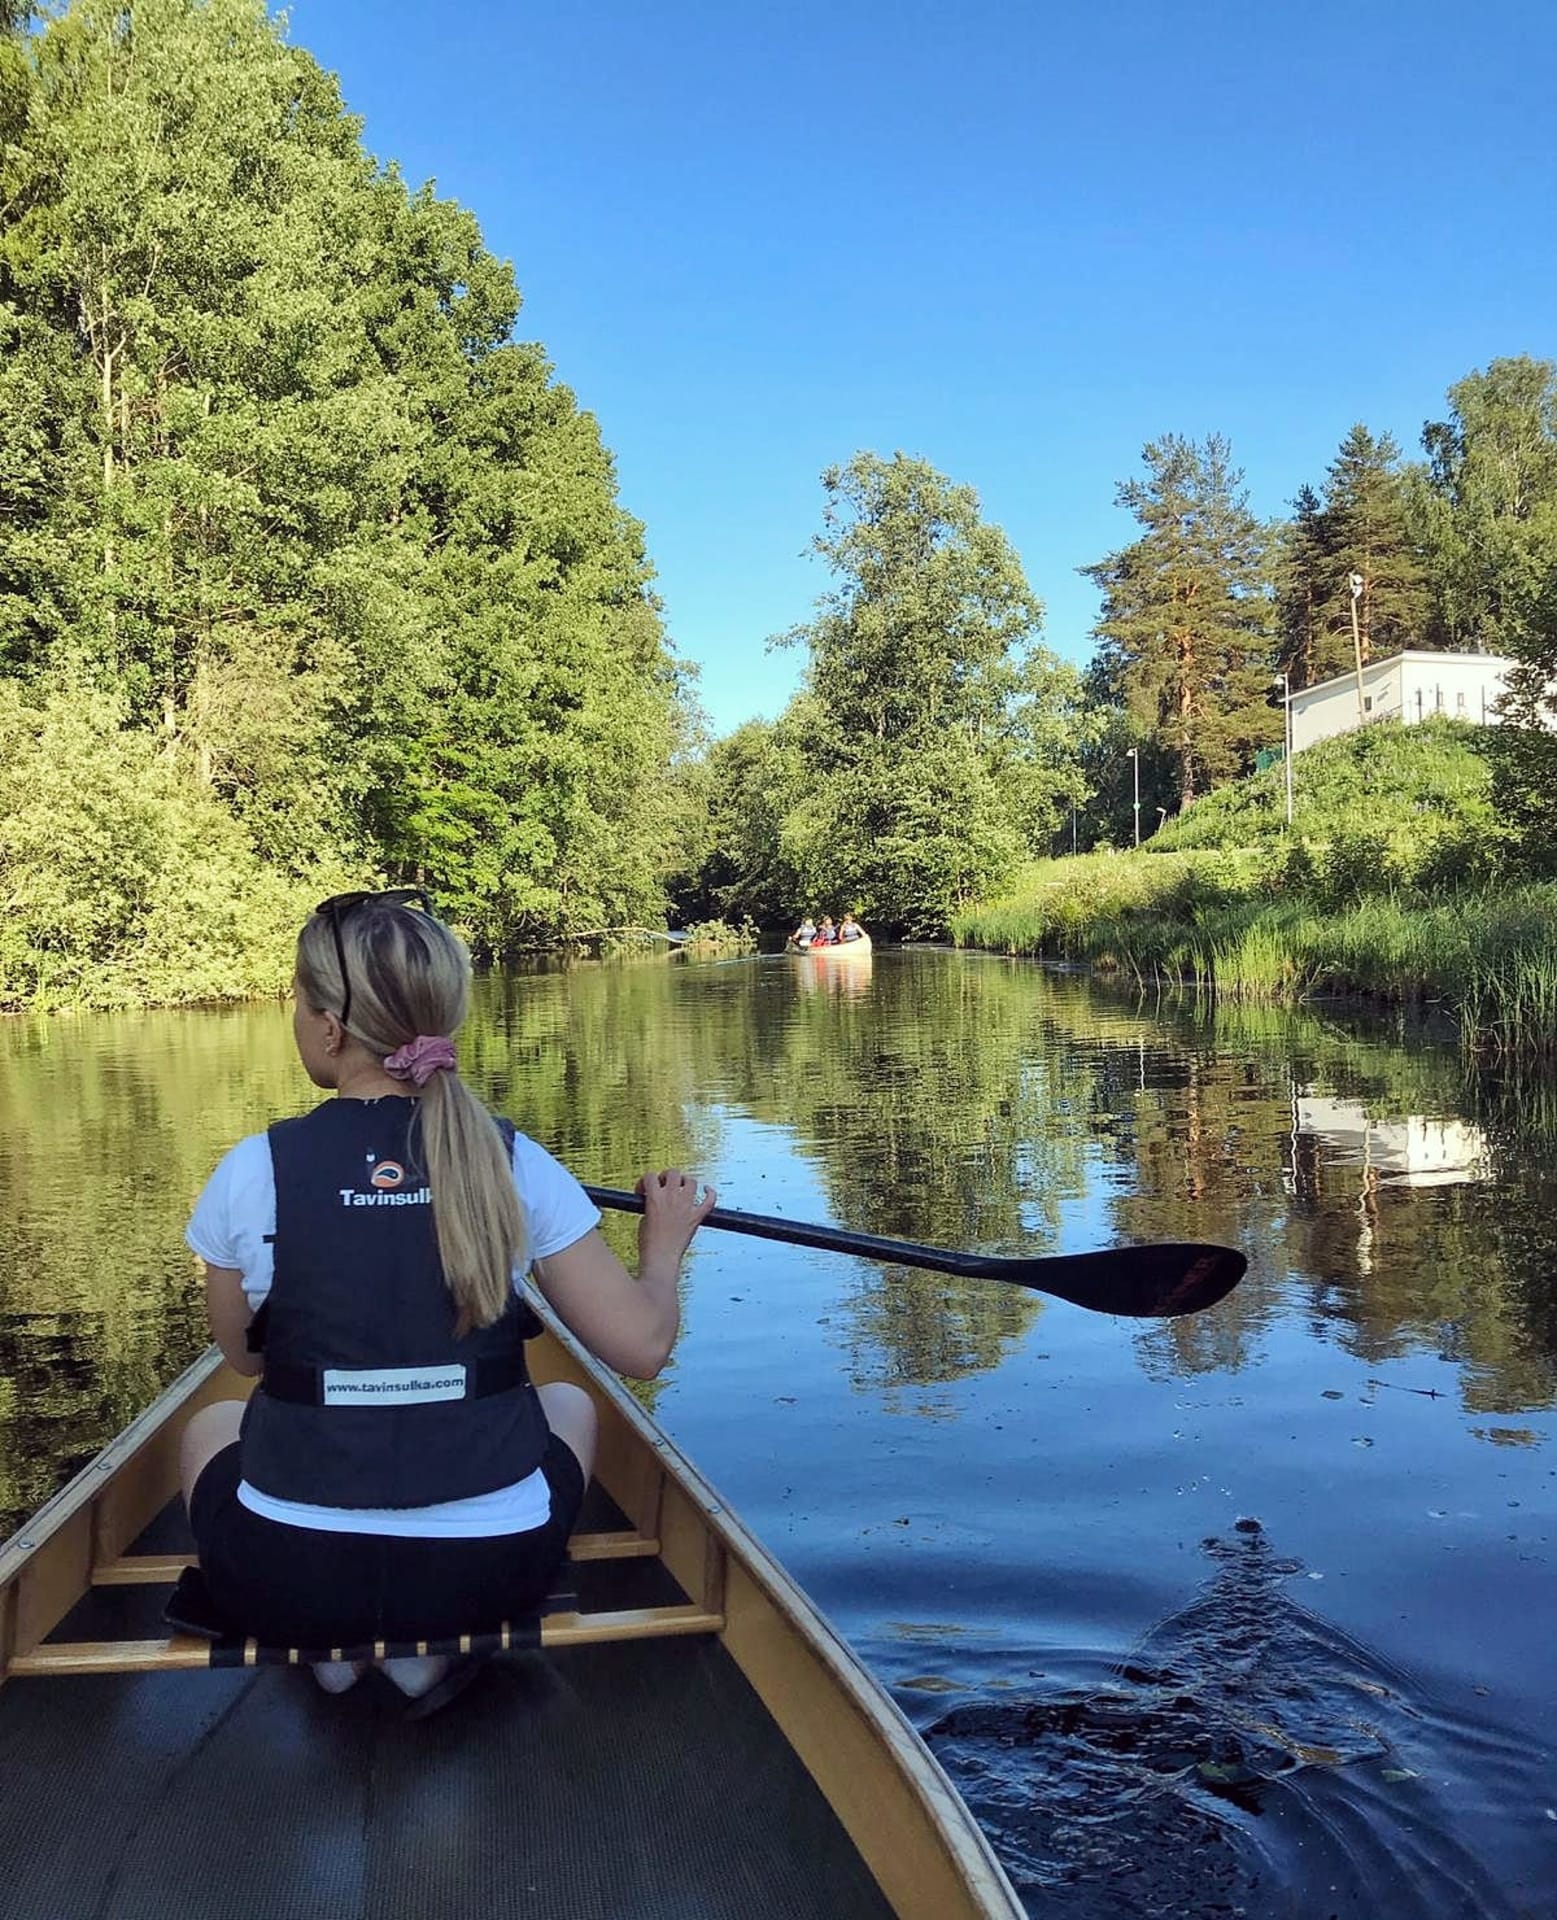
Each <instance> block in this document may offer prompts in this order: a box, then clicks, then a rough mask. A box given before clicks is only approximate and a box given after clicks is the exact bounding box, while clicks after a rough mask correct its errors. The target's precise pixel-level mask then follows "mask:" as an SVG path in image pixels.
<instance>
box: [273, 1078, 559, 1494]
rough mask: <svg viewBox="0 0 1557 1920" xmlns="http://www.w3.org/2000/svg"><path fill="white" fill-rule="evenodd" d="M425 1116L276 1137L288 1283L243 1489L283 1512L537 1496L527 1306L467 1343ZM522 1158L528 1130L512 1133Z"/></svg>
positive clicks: (341, 1108)
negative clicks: (430, 1174) (436, 1215)
mask: <svg viewBox="0 0 1557 1920" xmlns="http://www.w3.org/2000/svg"><path fill="white" fill-rule="evenodd" d="M416 1110H417V1103H416V1102H415V1101H414V1100H410V1099H404V1100H402V1099H394V1098H390V1099H384V1100H374V1101H366V1100H327V1101H326V1102H325V1103H324V1104H323V1106H320V1107H316V1108H315V1109H314V1111H313V1112H312V1113H308V1114H304V1115H302V1116H301V1117H300V1118H298V1119H295V1120H282V1121H278V1122H277V1124H276V1125H275V1126H273V1127H271V1129H270V1132H269V1140H270V1157H271V1161H272V1164H273V1166H274V1169H275V1176H276V1239H275V1278H274V1280H273V1282H272V1285H271V1291H270V1295H269V1298H268V1300H267V1301H266V1303H265V1305H264V1308H263V1309H262V1314H261V1316H257V1317H256V1318H257V1319H259V1318H263V1321H264V1328H263V1347H262V1350H263V1352H264V1355H265V1372H264V1375H263V1377H262V1379H261V1381H260V1384H259V1386H258V1387H257V1388H256V1389H255V1391H254V1394H253V1396H252V1397H251V1399H250V1401H249V1405H248V1409H247V1412H246V1413H245V1415H244V1420H243V1430H242V1433H243V1453H242V1462H243V1477H244V1479H245V1480H246V1481H247V1482H248V1483H249V1485H250V1486H253V1487H256V1488H258V1489H259V1491H260V1492H262V1493H268V1494H270V1495H272V1496H273V1497H274V1498H276V1499H278V1500H300V1501H307V1502H310V1503H312V1504H315V1505H318V1506H327V1507H425V1506H433V1505H436V1504H438V1503H439V1502H441V1501H445V1500H462V1499H466V1498H469V1497H471V1496H473V1495H475V1494H480V1493H491V1492H493V1491H495V1490H496V1489H497V1488H499V1487H506V1486H511V1485H513V1483H514V1482H515V1481H518V1480H523V1479H524V1478H525V1476H526V1475H527V1474H529V1473H531V1472H533V1471H534V1469H535V1468H536V1467H538V1466H539V1465H540V1463H541V1458H542V1456H543V1455H544V1453H545V1451H546V1443H547V1426H546V1416H545V1413H544V1411H543V1410H542V1407H541V1403H540V1399H539V1397H538V1396H537V1394H536V1392H535V1389H534V1387H533V1386H531V1384H530V1379H529V1374H528V1372H527V1370H526V1367H525V1360H524V1342H525V1341H526V1340H527V1339H530V1338H532V1337H533V1336H534V1335H535V1334H536V1333H538V1332H539V1331H540V1323H539V1321H538V1320H537V1319H536V1317H535V1315H534V1313H533V1312H532V1311H531V1310H530V1308H529V1307H528V1306H526V1305H525V1304H524V1302H523V1301H522V1300H520V1299H519V1298H518V1297H517V1296H516V1297H515V1298H514V1299H513V1301H512V1302H511V1304H510V1305H509V1308H508V1310H507V1312H505V1313H504V1315H503V1317H502V1318H501V1319H500V1320H498V1321H496V1322H494V1324H493V1325H492V1326H490V1327H480V1328H477V1329H475V1330H474V1331H472V1332H470V1333H467V1334H466V1335H464V1337H463V1338H461V1339H456V1338H455V1333H454V1328H455V1319H456V1308H455V1303H454V1298H453V1296H452V1295H451V1294H450V1292H449V1289H448V1286H447V1284H446V1282H445V1280H444V1277H443V1262H442V1260H441V1259H440V1258H439V1255H438V1238H437V1233H436V1230H435V1228H434V1224H433V1209H432V1198H431V1195H430V1193H429V1192H428V1188H427V1182H426V1176H425V1175H424V1174H422V1173H420V1172H419V1171H417V1169H416V1156H415V1153H414V1146H415V1140H414V1131H413V1121H414V1116H415V1114H416ZM497 1124H498V1125H499V1126H500V1127H502V1128H503V1129H504V1138H505V1141H506V1142H507V1143H508V1145H509V1147H510V1149H511V1148H512V1144H513V1128H512V1127H511V1126H509V1125H508V1123H507V1122H505V1121H500V1122H498V1123H497Z"/></svg>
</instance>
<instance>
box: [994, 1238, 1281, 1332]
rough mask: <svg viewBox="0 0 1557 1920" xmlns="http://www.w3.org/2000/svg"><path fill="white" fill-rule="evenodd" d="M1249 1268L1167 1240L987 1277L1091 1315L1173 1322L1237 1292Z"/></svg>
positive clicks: (1015, 1264)
mask: <svg viewBox="0 0 1557 1920" xmlns="http://www.w3.org/2000/svg"><path fill="white" fill-rule="evenodd" d="M991 1264H992V1265H993V1264H994V1263H993V1262H992V1263H991ZM1248 1265H1249V1263H1248V1261H1247V1260H1245V1258H1244V1257H1243V1255H1242V1254H1241V1253H1239V1252H1237V1250H1236V1249H1235V1248H1232V1247H1217V1246H1207V1245H1203V1244H1201V1243H1200V1242H1197V1241H1182V1240H1169V1241H1162V1242H1159V1243H1157V1244H1155V1245H1151V1246H1144V1247H1110V1248H1108V1249H1106V1250H1105V1251H1103V1252H1100V1253H1072V1254H1061V1255H1060V1256H1058V1257H1057V1258H1051V1259H1047V1260H1003V1261H1001V1262H1000V1263H999V1267H1000V1271H999V1272H998V1273H991V1274H990V1276H989V1277H990V1278H991V1279H997V1278H998V1279H1002V1280H1012V1281H1015V1282H1016V1283H1017V1284H1018V1285H1019V1286H1024V1287H1031V1288H1033V1289H1034V1290H1035V1291H1036V1292H1038V1293H1047V1294H1049V1295H1051V1296H1052V1297H1053V1298H1055V1299H1057V1300H1068V1301H1070V1302H1071V1304H1072V1305H1073V1306H1078V1307H1088V1308H1090V1309H1091V1310H1092V1311H1093V1312H1094V1313H1118V1314H1124V1315H1126V1316H1127V1317H1130V1318H1133V1319H1168V1320H1172V1319H1177V1318H1178V1316H1179V1315H1180V1314H1185V1313H1199V1312H1200V1311H1201V1310H1202V1308H1205V1307H1214V1306H1215V1305H1216V1303H1217V1301H1218V1300H1222V1299H1225V1298H1226V1297H1227V1295H1228V1294H1230V1293H1231V1292H1232V1290H1233V1288H1234V1287H1236V1286H1237V1284H1238V1282H1239V1281H1240V1280H1241V1279H1242V1278H1243V1276H1244V1273H1245V1272H1246V1270H1247V1268H1248Z"/></svg>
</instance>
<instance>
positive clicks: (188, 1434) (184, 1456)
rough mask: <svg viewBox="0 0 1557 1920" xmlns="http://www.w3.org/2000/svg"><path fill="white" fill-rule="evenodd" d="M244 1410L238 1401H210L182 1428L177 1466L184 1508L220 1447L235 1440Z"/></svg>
mask: <svg viewBox="0 0 1557 1920" xmlns="http://www.w3.org/2000/svg"><path fill="white" fill-rule="evenodd" d="M243 1407H244V1403H243V1401H241V1400H213V1401H212V1403H211V1405H210V1406H208V1407H202V1408H201V1409H200V1411H199V1412H198V1413H197V1414H195V1415H193V1416H192V1417H191V1419H190V1422H189V1425H188V1426H187V1427H185V1429H184V1434H183V1438H182V1439H181V1440H180V1441H179V1447H178V1464H179V1479H180V1480H181V1481H182V1483H183V1488H184V1505H185V1507H186V1508H187V1507H188V1505H189V1499H190V1495H191V1494H192V1493H193V1492H194V1490H195V1482H196V1481H197V1480H198V1479H199V1478H200V1474H201V1470H202V1469H203V1468H204V1467H206V1466H207V1465H209V1463H210V1462H211V1461H212V1460H214V1459H215V1458H216V1456H217V1455H218V1454H219V1453H220V1452H221V1450H222V1448H223V1447H230V1446H231V1445H232V1443H233V1441H234V1440H236V1439H237V1437H238V1428H239V1426H240V1425H241V1424H242V1422H243Z"/></svg>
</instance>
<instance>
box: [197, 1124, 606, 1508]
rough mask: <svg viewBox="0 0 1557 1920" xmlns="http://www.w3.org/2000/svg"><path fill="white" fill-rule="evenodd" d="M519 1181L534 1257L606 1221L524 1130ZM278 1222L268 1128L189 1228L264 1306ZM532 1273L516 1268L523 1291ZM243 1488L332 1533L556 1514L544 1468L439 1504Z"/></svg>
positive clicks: (517, 1139)
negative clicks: (317, 1499)
mask: <svg viewBox="0 0 1557 1920" xmlns="http://www.w3.org/2000/svg"><path fill="white" fill-rule="evenodd" d="M513 1159H514V1187H515V1189H516V1191H517V1192H518V1195H519V1201H520V1204H521V1206H523V1208H524V1216H525V1221H526V1224H527V1226H528V1229H529V1249H530V1258H531V1259H532V1260H544V1259H545V1258H546V1256H547V1255H548V1254H552V1253H561V1251H562V1250H563V1248H564V1247H571V1246H572V1245H573V1243H574V1242H575V1241H576V1240H582V1239H583V1237H584V1235H585V1234H586V1233H589V1232H591V1231H592V1230H593V1229H594V1228H595V1227H597V1226H599V1224H600V1215H599V1212H598V1211H597V1210H596V1208H595V1204H594V1202H593V1201H592V1200H591V1199H590V1197H589V1195H588V1194H587V1193H585V1191H584V1189H583V1188H582V1187H581V1186H580V1185H579V1183H578V1181H577V1180H575V1179H574V1177H573V1175H572V1174H571V1173H569V1172H568V1170H567V1168H566V1167H565V1166H563V1164H562V1163H561V1161H560V1160H556V1159H554V1158H553V1157H552V1155H551V1154H549V1153H548V1152H547V1151H546V1149H545V1148H544V1147H543V1146H540V1145H539V1144H537V1142H536V1141H534V1140H531V1139H529V1138H527V1137H526V1136H525V1135H524V1134H522V1133H518V1132H516V1133H515V1134H514V1155H513ZM275 1231H276V1175H275V1169H274V1167H273V1166H272V1164H271V1158H270V1141H269V1139H268V1138H267V1136H266V1135H265V1134H263V1133H252V1134H250V1135H249V1136H248V1138H247V1139H245V1140H240V1141H239V1142H238V1144H237V1146H235V1147H233V1148H232V1149H231V1150H230V1152H228V1154H227V1155H226V1156H225V1158H224V1159H223V1160H222V1162H221V1164H220V1165H219V1166H218V1167H217V1169H216V1171H215V1173H213V1174H212V1175H211V1177H210V1179H209V1180H208V1181H207V1182H206V1184H205V1190H204V1192H203V1193H202V1194H201V1195H200V1198H199V1199H198V1200H197V1201H196V1202H195V1210H194V1212H193V1214H191V1216H190V1220H189V1226H188V1228H187V1229H186V1230H185V1234H184V1238H185V1240H186V1241H187V1242H188V1243H189V1245H190V1247H191V1248H192V1249H193V1250H194V1252H195V1253H196V1254H197V1255H198V1256H199V1258H200V1259H202V1260H204V1261H206V1262H207V1263H208V1264H209V1265H211V1266H213V1267H230V1268H234V1269H236V1270H237V1272H239V1273H241V1274H242V1275H243V1291H244V1294H245V1296H246V1297H247V1299H248V1302H249V1305H250V1306H251V1307H254V1308H258V1306H259V1304H260V1302H261V1301H262V1300H263V1299H264V1298H265V1296H266V1295H267V1294H268V1293H269V1292H270V1286H271V1280H272V1277H273V1275H274V1271H275V1262H274V1258H273V1254H272V1248H271V1243H270V1241H269V1240H267V1239H266V1237H265V1236H266V1235H267V1234H274V1232H275ZM522 1284H523V1279H522V1276H521V1275H519V1274H517V1273H516V1274H515V1275H514V1291H515V1292H516V1293H517V1292H519V1291H520V1290H521V1288H522ZM238 1498H239V1499H240V1500H241V1501H242V1502H243V1504H244V1505H245V1506H246V1507H248V1508H249V1509H250V1510H251V1511H253V1512H254V1513H258V1514H262V1515H263V1516H264V1517H265V1518H266V1519H268V1520H280V1521H282V1522H284V1523H285V1524H287V1525H289V1526H294V1527H315V1528H318V1529H320V1530H321V1531H323V1532H327V1533H381V1534H394V1535H396V1536H398V1537H400V1538H411V1539H480V1538H485V1537H488V1536H490V1535H493V1534H501V1533H525V1532H528V1531H529V1529H530V1528H532V1527H540V1526H544V1525H545V1524H546V1522H547V1520H548V1519H549V1518H550V1517H551V1490H550V1488H548V1486H547V1485H546V1476H545V1475H544V1474H543V1473H541V1471H540V1470H539V1469H538V1468H537V1470H536V1471H535V1472H534V1473H532V1474H529V1475H528V1476H527V1477H526V1478H525V1479H523V1480H517V1481H515V1482H514V1484H513V1485H512V1486H508V1487H499V1488H497V1490H496V1491H495V1492H493V1493H478V1494H475V1495H473V1496H472V1497H471V1498H470V1499H468V1500H445V1501H442V1502H441V1503H440V1504H439V1505H437V1506H432V1507H316V1506H311V1505H309V1504H308V1503H306V1502H304V1501H300V1500H277V1499H275V1498H274V1497H273V1496H272V1495H270V1494H268V1493H261V1492H260V1491H259V1489H258V1488H257V1487H251V1486H250V1485H249V1483H248V1481H247V1480H243V1481H240V1482H239V1485H238Z"/></svg>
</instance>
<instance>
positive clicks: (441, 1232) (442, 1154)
mask: <svg viewBox="0 0 1557 1920" xmlns="http://www.w3.org/2000/svg"><path fill="white" fill-rule="evenodd" d="M337 936H339V940H340V949H341V951H342V952H344V954H345V956H346V965H347V969H348V971H349V973H350V977H351V1021H350V1025H349V1027H348V1029H347V1031H348V1032H350V1033H351V1034H353V1035H354V1036H355V1037H356V1038H357V1039H358V1040H360V1041H361V1042H362V1044H363V1045H364V1046H365V1047H367V1048H368V1050H369V1051H370V1052H371V1053H374V1054H376V1055H377V1056H378V1057H379V1058H380V1059H381V1060H382V1059H386V1058H387V1057H388V1056H389V1055H390V1054H392V1053H395V1052H397V1051H398V1050H399V1049H401V1048H403V1047H409V1046H411V1045H412V1043H413V1042H414V1041H416V1040H417V1039H418V1038H419V1037H422V1036H438V1037H443V1036H448V1037H450V1038H452V1036H453V1034H454V1033H455V1031H456V1030H457V1029H458V1027H459V1026H460V1024H461V1022H462V1021H463V1020H464V1018H465V1014H466V1010H467V1008H468V1006H469V1004H470V978H471V970H470V955H469V953H468V952H467V951H466V948H465V943H464V941H463V940H461V939H460V937H459V935H458V934H457V933H455V932H454V931H453V930H452V929H451V928H449V927H446V926H445V925H444V924H443V922H442V921H441V920H435V919H434V918H433V916H432V915H431V914H430V913H421V912H418V911H416V910H415V909H413V908H411V907H407V906H398V905H390V904H388V903H386V902H383V901H379V900H373V899H368V900H364V901H362V902H361V903H360V904H358V905H355V906H352V907H351V908H350V909H349V910H348V911H346V912H344V913H340V914H339V916H338V918H337V919H336V922H335V925H334V927H333V929H332V927H331V924H330V921H329V919H328V918H327V917H326V916H325V915H324V914H319V913H316V914H313V915H312V916H311V917H310V918H309V921H308V923H307V925H306V926H305V927H304V928H303V931H302V933H301V934H300V935H299V937H298V943H297V984H298V991H299V992H300V993H301V994H302V995H303V996H304V998H305V999H306V1000H307V1002H308V1004H309V1005H310V1006H311V1007H313V1008H315V1009H316V1010H317V1011H319V1012H324V1011H326V1010H330V1009H335V1008H339V1007H341V1006H342V1005H344V1004H345V981H344V980H343V979H342V977H341V967H340V958H339V955H338V953H337V950H336V938H337ZM412 1139H413V1142H416V1141H417V1140H418V1139H419V1142H420V1151H421V1155H422V1158H423V1160H424V1162H425V1170H426V1174H427V1184H428V1187H429V1188H430V1189H431V1192H432V1204H433V1224H434V1227H435V1229H436V1231H437V1235H438V1255H439V1258H440V1259H441V1260H442V1262H443V1273H444V1279H445V1280H446V1281H447V1283H448V1288H449V1292H450V1293H451V1294H452V1295H453V1297H454V1304H455V1307H456V1308H457V1310H458V1318H457V1320H456V1323H455V1331H456V1334H466V1333H468V1332H470V1330H471V1329H472V1328H473V1327H489V1326H491V1325H492V1323H493V1322H494V1321H495V1320H500V1319H501V1318H502V1316H503V1313H504V1311H505V1310H506V1308H507V1306H508V1302H509V1300H510V1298H511V1296H512V1292H513V1274H514V1269H515V1268H516V1267H521V1266H523V1265H525V1264H526V1253H527V1249H528V1234H527V1230H526V1226H525V1219H524V1210H523V1208H522V1207H521V1206H520V1204H519V1196H518V1194H517V1193H516V1192H515V1191H514V1176H513V1167H512V1164H511V1162H510V1160H509V1157H508V1153H507V1150H506V1148H505V1146H504V1142H503V1137H502V1135H501V1134H500V1133H499V1131H498V1129H497V1128H496V1127H495V1126H494V1125H493V1123H492V1116H491V1115H490V1114H489V1113H488V1112H487V1110H486V1108H485V1107H483V1106H482V1104H481V1102H480V1101H479V1100H478V1099H477V1098H476V1096H475V1095H474V1094H473V1093H472V1092H471V1090H470V1089H469V1087H467V1086H466V1085H465V1083H464V1081H463V1080H461V1079H460V1077H459V1074H458V1072H457V1071H455V1070H453V1069H451V1068H443V1069H441V1070H439V1071H437V1072H434V1073H432V1074H431V1075H430V1076H429V1077H428V1078H427V1080H426V1083H425V1085H424V1086H423V1087H422V1091H421V1097H420V1098H419V1099H418V1101H417V1103H416V1114H415V1117H414V1119H413V1122H412Z"/></svg>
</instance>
